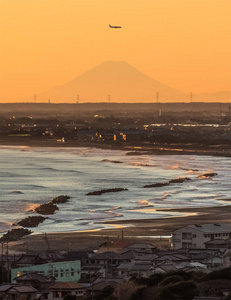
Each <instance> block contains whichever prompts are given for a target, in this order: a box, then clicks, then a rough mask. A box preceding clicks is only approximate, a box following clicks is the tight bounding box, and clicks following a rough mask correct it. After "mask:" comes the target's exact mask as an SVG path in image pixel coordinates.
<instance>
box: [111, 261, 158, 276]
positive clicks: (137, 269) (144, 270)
mask: <svg viewBox="0 0 231 300" xmlns="http://www.w3.org/2000/svg"><path fill="white" fill-rule="evenodd" d="M117 272H118V275H119V276H132V275H134V274H136V275H137V276H138V277H149V276H150V275H152V274H153V273H154V267H153V265H152V264H151V263H149V262H148V263H146V262H129V263H122V264H120V265H119V266H118V267H117Z"/></svg>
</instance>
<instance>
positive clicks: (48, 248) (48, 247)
mask: <svg viewBox="0 0 231 300" xmlns="http://www.w3.org/2000/svg"><path fill="white" fill-rule="evenodd" d="M45 242H46V244H47V250H48V251H50V250H51V249H50V245H49V241H48V238H47V233H46V232H45Z"/></svg>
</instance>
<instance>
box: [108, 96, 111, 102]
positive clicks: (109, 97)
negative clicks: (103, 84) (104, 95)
mask: <svg viewBox="0 0 231 300" xmlns="http://www.w3.org/2000/svg"><path fill="white" fill-rule="evenodd" d="M108 102H109V103H110V102H111V95H108Z"/></svg>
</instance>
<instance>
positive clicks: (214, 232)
mask: <svg viewBox="0 0 231 300" xmlns="http://www.w3.org/2000/svg"><path fill="white" fill-rule="evenodd" d="M217 238H222V239H227V240H228V239H230V238H231V225H228V224H219V223H218V224H198V225H187V226H185V227H182V228H179V229H177V230H175V231H174V232H173V234H172V237H171V247H172V249H174V250H176V249H180V248H202V249H204V248H206V243H207V242H210V241H213V240H214V239H217Z"/></svg>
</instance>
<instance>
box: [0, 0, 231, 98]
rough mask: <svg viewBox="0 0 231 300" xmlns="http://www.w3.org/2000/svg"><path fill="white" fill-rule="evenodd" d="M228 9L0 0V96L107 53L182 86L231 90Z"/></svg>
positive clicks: (61, 79)
mask: <svg viewBox="0 0 231 300" xmlns="http://www.w3.org/2000/svg"><path fill="white" fill-rule="evenodd" d="M230 15H231V1H230V0H114V1H112V0H0V102H18V101H22V100H23V99H26V98H27V97H30V96H31V95H33V94H35V93H36V94H39V93H42V92H44V91H46V90H48V89H49V88H51V87H53V86H57V85H63V84H65V83H66V82H68V81H70V80H72V79H74V78H75V77H77V76H79V75H80V74H82V73H83V72H86V71H88V70H89V69H91V68H93V67H95V66H96V65H98V64H100V63H102V62H104V61H108V60H113V61H125V62H128V63H129V64H131V65H132V66H134V67H136V68H137V69H139V70H140V71H142V72H144V73H145V74H147V75H149V76H150V77H152V78H153V79H156V80H158V81H160V82H162V83H164V84H166V85H169V86H171V87H174V88H175V89H178V90H180V91H182V92H185V93H189V92H190V91H192V92H193V93H201V92H217V91H222V90H231V21H230ZM109 24H111V25H121V26H122V29H116V30H115V29H110V28H109V26H108V25H109Z"/></svg>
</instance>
